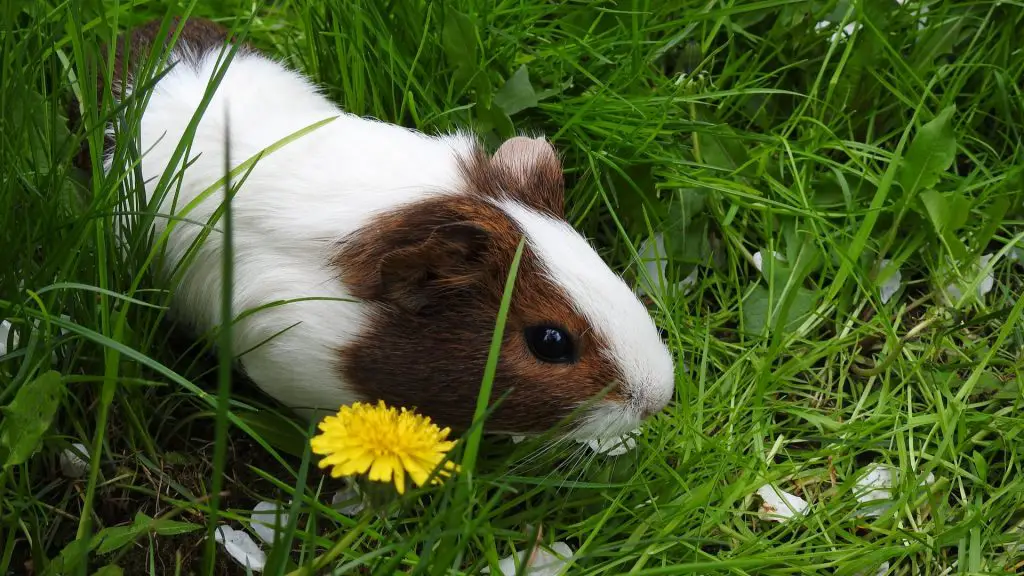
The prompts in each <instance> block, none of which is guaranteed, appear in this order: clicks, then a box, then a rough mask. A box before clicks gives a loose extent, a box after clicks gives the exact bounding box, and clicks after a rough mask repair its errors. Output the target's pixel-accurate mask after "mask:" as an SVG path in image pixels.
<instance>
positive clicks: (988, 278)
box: [946, 254, 995, 301]
mask: <svg viewBox="0 0 1024 576" xmlns="http://www.w3.org/2000/svg"><path fill="white" fill-rule="evenodd" d="M993 256H995V254H984V255H982V256H981V258H979V259H978V262H977V264H976V265H975V266H974V268H973V273H974V274H980V273H982V272H984V276H982V277H981V279H980V281H979V282H978V299H979V300H984V299H985V295H986V294H988V293H989V292H991V291H992V288H993V287H994V286H995V277H994V276H993V275H992V271H991V270H986V269H985V268H986V267H987V266H988V263H989V262H990V261H991V260H992V257H993ZM972 283H973V279H971V278H965V279H964V281H963V283H962V284H958V283H957V282H955V281H954V282H950V283H949V284H948V285H947V286H946V294H948V295H949V297H950V298H951V299H952V300H954V301H956V300H960V299H961V298H963V295H964V289H965V288H966V287H967V286H969V285H970V284H972Z"/></svg>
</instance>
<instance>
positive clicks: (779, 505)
mask: <svg viewBox="0 0 1024 576" xmlns="http://www.w3.org/2000/svg"><path fill="white" fill-rule="evenodd" d="M757 495H758V496H760V497H761V515H762V516H763V517H764V518H766V519H768V520H771V521H773V522H784V521H786V520H789V519H790V518H793V517H794V516H797V515H803V514H806V513H807V510H808V508H809V507H810V504H808V503H807V500H804V499H803V498H801V497H799V496H797V495H795V494H790V493H789V492H785V491H782V490H777V489H776V488H774V487H772V485H771V484H765V485H764V486H761V487H760V488H758V489H757Z"/></svg>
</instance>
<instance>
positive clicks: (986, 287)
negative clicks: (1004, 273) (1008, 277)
mask: <svg viewBox="0 0 1024 576" xmlns="http://www.w3.org/2000/svg"><path fill="white" fill-rule="evenodd" d="M993 256H995V254H985V255H983V256H982V257H981V258H980V259H979V261H978V268H979V269H981V270H984V271H985V276H984V277H983V278H982V279H981V282H980V283H979V284H978V298H984V297H985V294H988V293H989V292H991V291H992V286H993V285H994V284H995V278H994V277H993V276H992V270H985V269H986V268H987V267H988V263H989V262H990V261H991V260H992V257H993Z"/></svg>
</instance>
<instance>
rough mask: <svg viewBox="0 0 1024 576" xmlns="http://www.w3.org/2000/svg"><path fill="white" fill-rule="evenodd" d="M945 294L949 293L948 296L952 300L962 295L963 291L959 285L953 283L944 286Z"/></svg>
mask: <svg viewBox="0 0 1024 576" xmlns="http://www.w3.org/2000/svg"><path fill="white" fill-rule="evenodd" d="M946 294H949V297H950V298H952V299H953V300H959V299H960V298H962V297H963V295H964V293H963V292H961V291H960V287H959V286H957V285H956V284H955V283H953V284H950V285H949V286H946Z"/></svg>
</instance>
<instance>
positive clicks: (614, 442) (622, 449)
mask: <svg viewBox="0 0 1024 576" xmlns="http://www.w3.org/2000/svg"><path fill="white" fill-rule="evenodd" d="M639 433H640V429H639V428H637V429H636V430H633V431H632V432H628V433H626V434H623V435H622V436H613V437H610V438H591V439H579V440H577V442H579V443H581V444H586V445H587V446H588V447H589V448H590V449H591V450H593V451H594V452H597V453H598V454H604V455H605V456H611V457H615V456H622V455H623V454H625V453H626V452H629V451H630V450H633V449H634V448H636V435H637V434H639Z"/></svg>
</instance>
